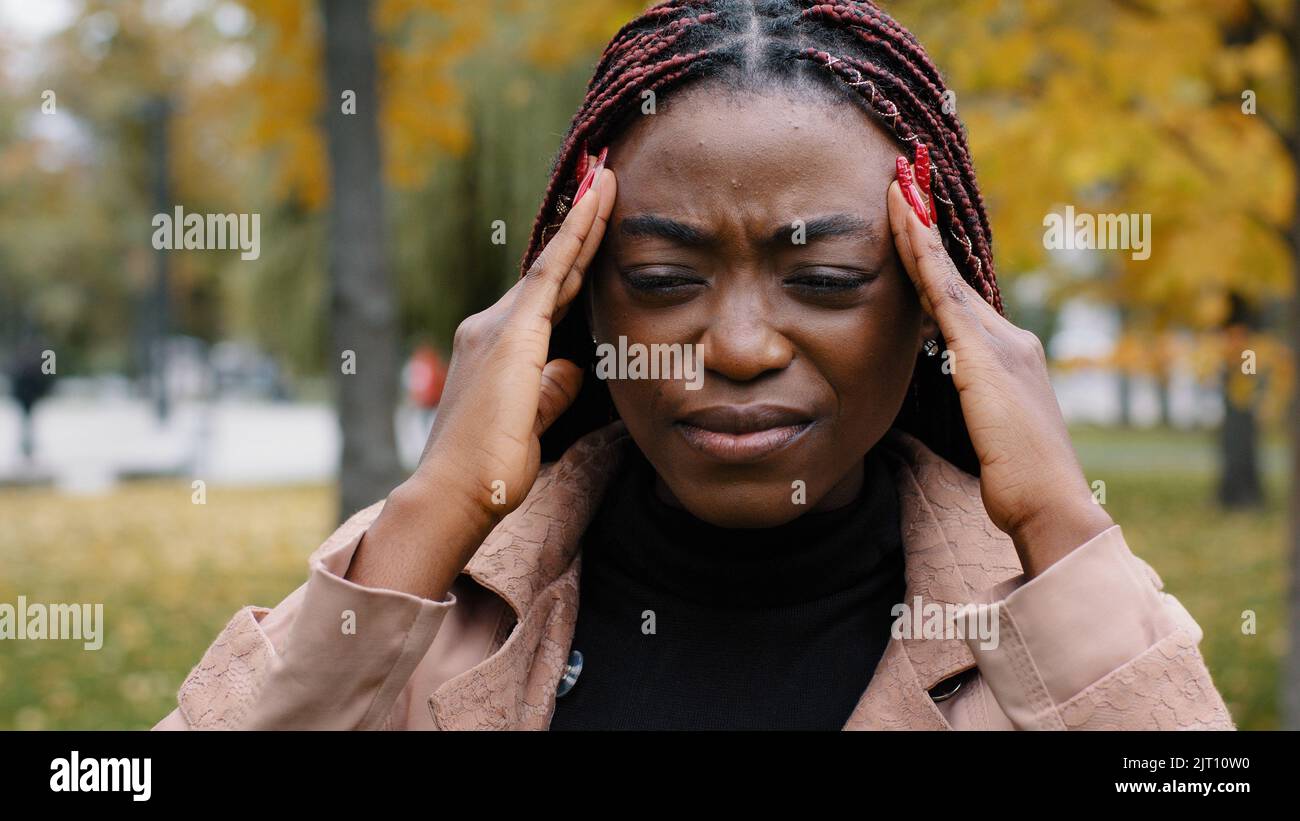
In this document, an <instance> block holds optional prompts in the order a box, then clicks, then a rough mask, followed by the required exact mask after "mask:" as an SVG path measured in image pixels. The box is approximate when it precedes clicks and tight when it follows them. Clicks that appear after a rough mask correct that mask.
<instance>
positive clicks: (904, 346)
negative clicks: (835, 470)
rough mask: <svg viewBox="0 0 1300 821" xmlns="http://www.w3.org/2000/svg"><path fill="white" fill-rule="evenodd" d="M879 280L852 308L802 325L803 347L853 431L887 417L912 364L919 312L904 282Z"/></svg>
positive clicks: (894, 412) (898, 400) (886, 420)
mask: <svg viewBox="0 0 1300 821" xmlns="http://www.w3.org/2000/svg"><path fill="white" fill-rule="evenodd" d="M886 276H889V275H886ZM879 284H880V285H888V287H883V288H880V289H879V290H878V292H877V293H875V294H873V295H872V296H873V298H872V299H871V300H870V301H869V302H867V303H866V304H864V305H863V306H862V307H861V308H859V309H858V310H854V311H844V312H839V313H835V314H831V315H829V316H828V317H827V318H826V319H824V320H823V321H822V322H820V323H809V324H808V325H806V326H805V327H806V328H807V329H808V331H809V333H807V334H805V336H804V339H805V350H807V351H808V354H809V357H810V358H811V359H812V360H813V362H814V364H815V365H816V367H817V369H818V370H819V371H820V372H821V374H822V376H823V378H824V379H826V381H827V382H829V383H830V387H831V389H832V390H833V391H834V393H835V395H836V397H837V398H838V403H839V419H840V423H841V424H842V425H845V426H846V427H849V428H852V429H855V430H857V429H863V430H865V429H868V428H871V429H874V428H878V427H880V425H881V424H882V421H883V423H884V424H886V425H888V424H889V423H891V422H892V421H893V419H894V417H895V416H896V415H897V413H898V410H899V408H900V407H901V404H902V401H903V398H904V396H905V394H906V392H907V387H908V384H909V383H910V381H911V378H912V371H913V368H914V367H915V365H916V355H917V350H918V340H919V338H920V330H921V322H922V318H923V313H922V311H921V308H920V305H919V304H918V303H917V301H916V299H915V297H914V296H912V294H911V289H910V283H901V282H887V281H882V282H881V283H879ZM903 286H906V290H905V289H904V287H903ZM909 297H911V298H910V299H909Z"/></svg>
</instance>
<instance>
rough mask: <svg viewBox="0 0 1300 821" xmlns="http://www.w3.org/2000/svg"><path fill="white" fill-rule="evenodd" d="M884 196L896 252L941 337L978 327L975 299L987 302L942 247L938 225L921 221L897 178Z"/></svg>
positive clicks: (980, 324) (978, 320)
mask: <svg viewBox="0 0 1300 821" xmlns="http://www.w3.org/2000/svg"><path fill="white" fill-rule="evenodd" d="M887 200H888V208H889V224H890V229H891V230H892V231H893V234H894V245H895V247H896V248H897V249H898V256H899V258H900V259H902V261H903V268H904V270H906V271H907V275H908V277H910V278H911V280H912V284H913V285H915V286H916V292H917V294H918V295H920V297H921V304H922V307H923V308H924V309H925V311H926V313H928V314H929V315H930V316H932V317H933V318H934V320H935V322H937V323H939V330H940V331H941V332H942V333H943V336H944V338H945V339H946V340H948V341H949V343H951V342H952V341H953V340H954V338H955V337H956V336H958V335H959V334H961V333H963V332H969V331H972V330H976V329H978V328H980V327H982V326H983V324H984V322H983V317H982V315H981V311H980V308H979V305H977V303H979V304H982V305H984V307H988V308H990V310H991V306H988V305H987V303H985V302H984V300H983V299H982V298H981V297H980V295H979V294H978V293H976V291H975V289H974V288H972V287H971V286H970V283H968V282H966V280H965V279H964V278H963V277H962V275H961V273H960V272H958V270H957V266H956V265H954V264H953V261H952V258H951V257H949V256H948V251H947V249H946V248H944V247H943V241H942V240H941V239H940V238H939V232H938V229H937V228H932V227H927V226H926V225H925V224H924V223H922V222H921V220H920V218H919V217H917V215H916V212H915V211H913V210H912V206H911V205H909V204H908V202H907V200H906V199H904V198H903V192H902V189H901V188H900V187H899V184H898V182H897V181H894V182H892V183H890V185H889V192H888V194H887ZM994 313H997V312H996V311H994Z"/></svg>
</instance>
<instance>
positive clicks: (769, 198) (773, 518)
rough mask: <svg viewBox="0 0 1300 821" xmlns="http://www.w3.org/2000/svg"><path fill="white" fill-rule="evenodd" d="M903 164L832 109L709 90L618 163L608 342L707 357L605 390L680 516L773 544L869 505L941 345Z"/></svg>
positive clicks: (597, 275)
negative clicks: (906, 262) (900, 187)
mask: <svg viewBox="0 0 1300 821" xmlns="http://www.w3.org/2000/svg"><path fill="white" fill-rule="evenodd" d="M701 92H702V93H701ZM898 153H899V152H898V150H897V149H896V148H895V146H894V144H893V142H892V141H891V140H890V139H889V138H887V137H886V136H885V134H884V133H883V132H882V131H881V130H880V128H879V127H877V126H876V125H875V124H874V123H873V122H872V121H871V119H870V118H869V117H868V116H867V115H866V114H864V113H863V112H861V111H860V110H858V109H857V108H855V107H852V106H848V105H844V104H836V103H834V102H831V101H830V98H826V97H823V96H822V95H820V94H818V95H813V96H812V97H811V99H808V98H805V99H804V100H796V99H794V98H791V97H789V96H787V95H786V94H785V93H784V92H781V91H776V92H772V93H769V94H761V95H754V96H742V95H738V94H727V93H720V92H718V91H717V90H716V89H709V88H707V87H700V88H695V89H691V90H689V91H685V92H684V93H683V95H682V96H680V97H675V98H673V99H672V101H671V102H670V103H669V104H668V105H664V106H661V107H660V109H659V113H656V114H652V115H645V116H643V117H641V119H640V120H638V121H637V122H636V123H635V124H634V125H633V126H632V127H631V128H629V129H628V130H627V131H626V132H625V133H624V135H623V136H622V137H621V138H620V139H618V140H617V141H616V142H615V143H613V144H612V145H611V146H610V150H609V158H608V164H609V166H610V167H611V168H612V169H613V170H614V172H615V173H616V174H617V175H618V200H617V202H616V203H615V205H614V211H613V214H612V215H611V220H610V227H609V230H607V232H606V236H605V240H604V243H603V245H602V248H601V253H600V256H599V257H597V260H596V262H595V264H594V266H593V269H592V274H591V299H592V302H591V306H590V307H591V312H592V313H591V318H592V332H593V333H594V334H595V336H596V337H597V340H598V341H599V342H600V343H606V342H608V343H613V344H614V345H616V346H617V344H618V341H619V337H626V343H627V345H628V346H631V345H632V344H633V343H642V344H643V345H646V346H647V347H648V346H650V345H651V344H653V343H660V344H667V345H671V344H678V345H687V344H689V345H690V346H699V348H700V350H701V351H702V354H703V371H702V374H701V375H696V376H695V380H694V382H692V380H691V379H690V378H689V377H690V376H691V374H690V373H688V372H687V371H685V370H683V371H679V372H677V373H676V374H663V373H660V374H659V375H660V377H661V378H658V379H644V378H641V379H628V378H623V379H619V378H611V379H609V380H608V385H609V389H610V393H611V395H612V397H613V400H614V404H615V406H616V407H617V408H618V412H619V415H620V416H621V417H622V418H623V420H624V421H625V422H626V424H627V427H628V431H629V432H630V433H631V435H632V437H633V439H634V440H635V441H636V443H637V445H638V446H639V447H640V448H641V450H642V451H643V452H644V453H645V455H646V457H647V458H648V459H649V460H650V462H651V463H652V464H653V465H654V467H655V469H656V471H657V472H658V474H659V476H660V479H661V484H660V488H659V491H660V493H661V495H663V496H664V497H665V498H666V499H668V500H669V501H671V502H675V503H678V504H680V505H681V506H683V507H685V508H686V509H687V510H689V511H690V512H691V513H693V514H694V515H696V516H698V517H699V518H701V519H704V520H706V521H709V522H712V523H713V524H717V525H721V526H725V527H771V526H774V525H777V524H781V523H784V522H787V521H789V520H791V519H793V518H795V517H797V516H799V515H800V514H802V513H804V512H806V511H809V510H823V509H831V508H834V507H838V506H840V505H844V504H847V503H849V502H851V501H852V500H853V499H854V498H855V497H856V495H857V494H858V492H859V490H860V489H861V484H862V458H863V456H864V455H865V454H866V452H867V451H868V450H870V449H871V448H872V447H873V446H874V445H875V444H876V443H877V442H878V441H879V440H880V439H881V437H882V436H883V435H884V434H885V432H886V431H887V430H888V429H889V427H890V425H891V424H892V422H893V420H894V418H895V416H896V415H897V413H898V410H899V408H900V407H901V403H902V401H903V399H904V397H905V394H906V393H907V388H908V384H909V381H910V379H911V374H912V369H913V366H914V364H915V362H916V355H917V351H918V349H919V347H920V345H921V344H922V342H923V341H924V339H926V338H928V337H929V336H933V335H934V328H933V325H932V324H931V323H930V322H929V320H928V319H927V318H926V317H925V315H924V314H923V312H922V310H921V308H920V305H919V303H918V300H917V297H916V293H915V291H914V289H913V287H912V285H911V283H910V282H909V281H908V280H907V277H906V274H905V273H904V272H903V270H902V268H901V265H900V263H899V261H898V259H897V256H896V253H895V250H894V245H893V240H892V236H891V233H890V227H889V219H888V214H887V211H886V207H885V194H886V191H887V189H888V187H889V183H890V182H891V181H892V180H893V178H894V159H895V157H896V156H897V155H898ZM679 350H680V352H682V353H684V354H685V355H686V356H685V361H686V362H688V363H693V362H694V361H695V360H694V359H693V355H694V352H693V350H691V349H689V348H682V349H679ZM673 376H677V377H679V378H672V377H673ZM664 377H667V378H664ZM692 384H696V385H699V388H698V389H694V390H693V389H691V385H692Z"/></svg>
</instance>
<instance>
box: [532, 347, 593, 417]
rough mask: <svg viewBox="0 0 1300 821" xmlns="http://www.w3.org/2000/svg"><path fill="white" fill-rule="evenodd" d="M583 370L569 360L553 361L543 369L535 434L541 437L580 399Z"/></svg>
mask: <svg viewBox="0 0 1300 821" xmlns="http://www.w3.org/2000/svg"><path fill="white" fill-rule="evenodd" d="M581 387H582V368H579V367H578V366H577V365H575V364H574V363H572V362H570V361H569V360H567V359H552V360H551V361H550V362H547V363H546V366H545V367H543V368H542V389H541V395H540V396H539V397H538V399H537V421H536V422H535V423H534V424H533V433H534V434H535V435H537V436H541V435H542V434H543V433H544V432H545V431H546V429H547V428H549V427H550V426H551V425H552V423H554V422H555V420H556V419H559V418H560V414H562V413H564V412H565V411H566V410H568V409H569V406H570V405H572V404H573V401H574V400H575V399H577V398H578V389H579V388H581Z"/></svg>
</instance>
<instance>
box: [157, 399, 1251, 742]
mask: <svg viewBox="0 0 1300 821" xmlns="http://www.w3.org/2000/svg"><path fill="white" fill-rule="evenodd" d="M629 442H630V440H629V438H628V436H627V433H626V431H625V429H624V428H623V426H622V425H621V423H617V422H616V423H614V424H612V425H610V426H608V427H606V428H604V429H602V430H599V431H596V432H594V433H592V434H590V435H588V436H587V437H586V438H585V439H583V440H581V441H579V442H578V443H577V444H575V445H574V446H573V447H572V448H570V449H569V451H568V452H566V453H565V454H564V456H563V458H561V459H560V460H559V461H557V462H555V463H553V464H549V465H546V466H544V467H543V469H542V472H541V475H540V476H539V478H538V480H537V483H536V484H535V485H534V487H533V489H532V491H531V492H530V493H529V495H528V497H527V499H526V500H525V501H524V503H523V505H522V506H520V508H519V509H518V510H516V511H515V512H513V513H512V514H511V515H510V516H508V517H506V519H505V520H503V521H502V522H501V524H500V525H499V526H498V527H497V528H496V529H495V530H493V532H492V533H491V534H490V535H489V536H488V538H487V539H486V540H485V541H484V543H483V545H482V547H480V548H479V550H478V552H477V553H476V554H475V555H474V558H473V559H472V560H471V561H470V563H469V565H468V566H467V567H466V568H465V569H464V571H463V572H462V573H461V575H460V576H459V577H458V578H457V580H456V582H455V583H454V584H453V586H452V588H451V591H450V592H449V593H448V595H447V598H446V599H445V600H444V601H441V602H434V601H430V600H426V599H421V598H419V597H416V596H411V595H407V594H405V593H400V592H396V591H389V590H379V589H371V588H366V587H362V586H360V585H357V584H355V583H353V582H351V581H348V580H346V579H345V578H344V574H345V573H346V572H347V569H348V565H349V563H350V561H351V558H352V554H353V551H354V550H355V549H356V547H357V544H358V542H359V541H360V539H361V536H362V534H364V532H365V530H366V528H367V527H368V526H369V525H370V523H371V522H372V521H373V520H374V518H375V516H376V515H377V514H378V513H379V510H380V508H381V507H382V504H383V503H382V502H380V503H376V504H374V505H372V506H370V507H368V508H366V509H365V510H362V511H361V512H359V513H357V514H356V515H354V516H353V517H352V518H351V519H349V520H348V521H347V522H345V523H344V524H343V525H341V526H340V527H339V528H338V530H336V531H335V532H334V534H333V535H331V536H330V537H329V538H328V539H327V540H326V541H325V543H324V544H322V545H321V546H320V547H319V548H318V549H317V550H316V551H315V552H314V553H313V554H312V555H311V558H310V559H309V568H310V576H309V578H308V580H307V581H306V583H304V584H303V585H302V586H301V587H299V588H298V589H297V590H295V591H294V592H293V593H292V594H290V595H289V596H288V597H287V598H286V599H285V600H284V601H282V602H280V604H279V605H277V606H276V607H275V608H274V609H266V608H263V607H253V606H250V607H245V608H244V609H242V610H240V611H239V612H238V613H236V614H235V616H234V617H233V618H232V619H231V620H230V622H229V624H228V625H227V626H226V628H225V629H224V630H223V631H222V632H221V634H220V635H219V636H218V637H217V638H216V640H215V641H214V642H213V643H212V645H211V647H209V648H208V650H207V652H206V653H205V654H204V656H203V658H202V660H200V661H199V663H198V665H197V666H196V667H195V668H194V670H193V671H192V672H191V673H190V675H189V677H188V678H186V679H185V682H184V684H183V685H182V686H181V689H180V694H179V699H178V702H179V705H178V707H177V708H176V710H174V711H173V712H172V713H171V714H169V715H168V716H167V717H166V718H164V719H163V720H162V721H161V722H159V724H158V725H157V727H156V729H191V728H193V729H198V728H222V729H281V728H283V729H289V728H295V729H297V728H320V729H442V730H460V729H546V728H547V727H548V726H549V724H550V719H551V715H552V712H553V710H554V707H555V699H556V686H557V684H558V683H559V681H560V679H561V678H562V677H563V676H564V674H565V671H566V664H567V661H568V657H569V650H570V647H569V645H570V643H571V641H572V638H573V631H574V626H575V623H576V620H577V615H578V582H579V579H580V565H581V555H580V553H581V551H580V550H579V541H580V538H581V536H582V534H583V531H584V530H585V529H586V527H587V524H588V522H589V521H590V520H591V517H592V515H593V513H594V509H595V506H596V505H597V503H598V501H599V499H600V495H601V491H602V489H603V488H604V487H606V485H607V483H608V481H609V479H610V477H611V476H612V475H613V473H614V471H616V470H617V469H618V466H619V464H620V461H621V457H622V454H623V452H624V449H625V448H626V447H628V446H630V445H629ZM883 447H885V448H886V452H887V453H888V454H889V455H890V457H891V462H892V464H893V465H894V468H895V471H896V476H897V478H898V488H899V499H900V502H901V516H902V535H903V550H904V555H905V566H906V576H907V594H906V602H908V603H914V602H915V601H916V597H918V596H919V597H920V598H921V601H922V603H924V604H930V603H934V604H940V605H943V604H953V605H975V606H976V607H986V608H991V611H990V612H988V613H986V614H985V616H986V617H987V618H991V619H993V620H995V621H996V623H997V636H998V641H997V644H996V647H990V646H987V645H989V642H987V641H985V640H984V639H986V638H987V635H986V636H985V637H983V638H981V637H979V636H971V637H969V638H963V637H962V636H961V635H952V634H945V637H938V638H936V637H930V638H925V637H923V636H910V637H909V636H905V635H901V631H900V634H899V635H895V636H894V637H893V638H891V640H890V641H889V644H888V646H887V649H886V651H885V654H884V656H883V658H882V659H881V661H880V664H879V667H878V668H877V669H876V672H875V675H874V676H873V678H872V679H871V680H870V681H869V682H863V693H862V696H861V698H860V700H859V701H858V705H857V707H856V709H854V711H853V713H852V715H851V716H850V717H849V719H848V722H847V723H846V724H845V725H844V729H846V730H859V729H1025V730H1029V729H1163V730H1173V729H1233V723H1232V720H1231V718H1230V717H1229V715H1228V711H1227V709H1226V707H1225V706H1224V703H1223V700H1222V698H1220V696H1219V693H1218V692H1217V691H1216V690H1215V688H1214V684H1213V683H1212V682H1211V680H1210V675H1209V672H1208V671H1207V670H1206V668H1205V663H1204V661H1203V660H1202V658H1201V654H1200V652H1199V651H1198V650H1197V644H1198V643H1199V641H1200V639H1201V630H1200V628H1199V627H1198V626H1197V624H1196V622H1195V621H1194V620H1193V619H1192V617H1191V616H1190V615H1189V614H1188V612H1187V611H1186V610H1185V609H1184V608H1183V606H1182V605H1181V604H1179V602H1178V601H1177V599H1175V598H1174V597H1173V596H1171V595H1169V594H1167V593H1164V592H1162V583H1161V581H1160V578H1159V576H1157V575H1156V573H1155V571H1153V570H1152V569H1151V568H1150V567H1149V566H1148V565H1147V564H1146V563H1145V562H1143V561H1142V560H1141V559H1138V558H1137V557H1135V556H1134V555H1133V554H1132V553H1131V552H1130V551H1129V548H1128V546H1127V545H1126V544H1125V541H1124V538H1123V535H1122V533H1121V531H1120V528H1119V527H1118V526H1116V527H1112V528H1111V529H1109V530H1107V531H1105V532H1104V533H1102V534H1100V535H1098V536H1097V537H1096V538H1094V539H1092V540H1091V541H1089V542H1087V543H1086V544H1084V545H1081V546H1079V547H1078V548H1077V549H1076V550H1075V551H1074V552H1073V553H1071V554H1070V555H1069V556H1067V557H1066V558H1064V559H1062V560H1061V561H1059V562H1057V563H1056V564H1054V565H1052V566H1051V567H1050V568H1049V569H1048V570H1047V571H1046V572H1044V573H1043V574H1042V575H1040V576H1039V577H1037V578H1035V579H1033V580H1032V581H1030V582H1028V583H1025V582H1024V580H1023V577H1022V575H1021V567H1020V562H1019V559H1018V557H1017V554H1016V551H1015V549H1014V547H1013V545H1012V544H1011V541H1010V539H1008V538H1007V536H1006V535H1005V534H1003V533H1001V532H1000V531H999V530H998V529H997V528H995V527H994V526H993V524H992V523H991V522H990V521H989V519H988V516H987V515H986V513H985V511H984V506H983V504H982V502H981V500H980V491H979V482H978V480H977V479H976V478H974V477H972V476H970V475H969V474H966V473H964V472H962V471H960V470H958V469H957V468H955V467H954V466H952V465H951V464H949V463H948V462H946V461H944V460H943V459H941V458H939V457H938V456H936V455H935V454H934V453H933V452H931V451H930V450H929V449H927V448H926V447H925V446H924V445H922V444H921V443H920V442H919V441H917V440H916V439H914V438H912V437H910V436H908V435H906V434H903V433H900V432H897V431H895V432H892V433H891V434H890V436H889V437H888V438H887V439H886V441H885V442H884V443H883ZM432 503H433V504H436V503H437V502H436V500H434V501H433V502H432ZM579 682H580V679H579ZM579 686H580V684H579Z"/></svg>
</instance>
